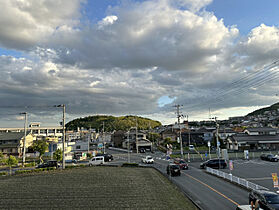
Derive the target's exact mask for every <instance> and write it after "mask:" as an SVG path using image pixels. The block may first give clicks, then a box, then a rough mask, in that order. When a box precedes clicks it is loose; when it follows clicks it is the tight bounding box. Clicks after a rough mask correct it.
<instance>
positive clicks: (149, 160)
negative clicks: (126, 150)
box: [141, 156, 154, 164]
mask: <svg viewBox="0 0 279 210" xmlns="http://www.w3.org/2000/svg"><path fill="white" fill-rule="evenodd" d="M141 161H142V162H143V163H147V164H148V163H151V164H152V163H154V159H153V157H151V156H146V157H144V158H142V159H141Z"/></svg>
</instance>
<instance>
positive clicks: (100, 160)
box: [88, 156, 105, 166]
mask: <svg viewBox="0 0 279 210" xmlns="http://www.w3.org/2000/svg"><path fill="white" fill-rule="evenodd" d="M104 163H105V157H104V156H96V157H93V158H91V159H90V160H89V162H88V165H89V166H93V165H103V164H104Z"/></svg>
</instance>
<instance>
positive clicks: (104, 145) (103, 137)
mask: <svg viewBox="0 0 279 210" xmlns="http://www.w3.org/2000/svg"><path fill="white" fill-rule="evenodd" d="M104 135H105V122H103V135H102V139H103V147H104V151H103V152H104V154H105V147H106V144H105V136H104Z"/></svg>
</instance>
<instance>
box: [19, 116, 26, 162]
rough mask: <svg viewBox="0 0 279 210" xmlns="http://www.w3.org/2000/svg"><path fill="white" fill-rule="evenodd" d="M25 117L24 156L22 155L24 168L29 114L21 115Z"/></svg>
mask: <svg viewBox="0 0 279 210" xmlns="http://www.w3.org/2000/svg"><path fill="white" fill-rule="evenodd" d="M20 114H22V115H24V119H25V121H24V140H23V151H22V152H23V154H22V167H24V164H25V154H26V133H27V112H22V113H20Z"/></svg>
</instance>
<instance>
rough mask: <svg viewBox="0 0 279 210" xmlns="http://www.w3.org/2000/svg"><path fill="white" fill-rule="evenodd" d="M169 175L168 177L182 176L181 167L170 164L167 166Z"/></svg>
mask: <svg viewBox="0 0 279 210" xmlns="http://www.w3.org/2000/svg"><path fill="white" fill-rule="evenodd" d="M167 174H168V175H171V176H180V175H181V173H180V167H179V165H176V164H173V163H171V164H169V165H168V166H167Z"/></svg>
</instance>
